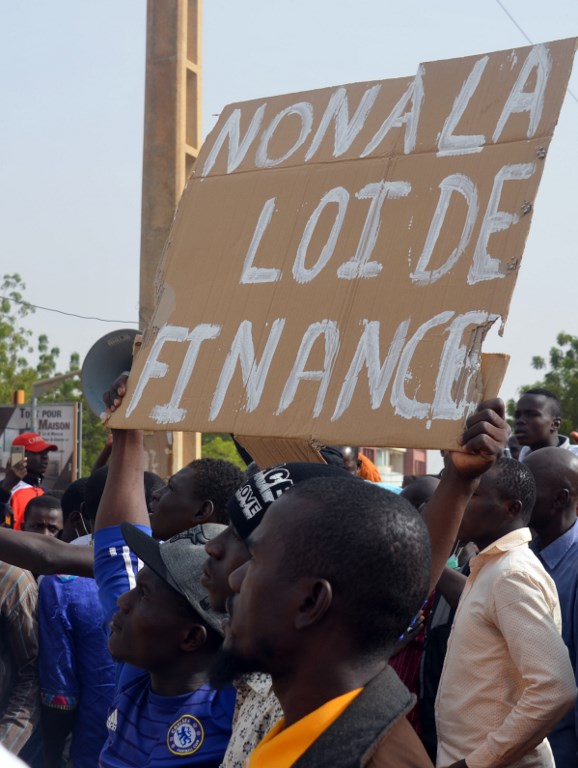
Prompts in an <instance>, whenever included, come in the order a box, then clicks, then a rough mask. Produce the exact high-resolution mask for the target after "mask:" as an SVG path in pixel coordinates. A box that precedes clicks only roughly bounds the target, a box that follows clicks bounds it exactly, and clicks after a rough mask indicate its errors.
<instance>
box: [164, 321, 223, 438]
mask: <svg viewBox="0 0 578 768" xmlns="http://www.w3.org/2000/svg"><path fill="white" fill-rule="evenodd" d="M221 327H222V326H220V325H210V324H209V323H201V325H197V326H196V327H195V328H193V330H192V331H191V332H190V333H189V334H187V341H188V342H189V348H188V349H187V354H186V355H185V359H184V360H183V364H182V365H181V370H180V371H179V375H178V376H177V380H176V382H175V387H174V389H173V394H172V395H171V399H170V401H169V402H168V403H165V405H155V406H154V408H153V409H152V411H151V414H150V416H151V419H154V420H155V421H156V422H157V424H178V423H179V422H180V421H183V419H184V418H185V416H186V415H187V411H186V409H185V408H181V407H180V403H181V398H182V396H183V394H184V391H185V389H186V387H187V385H188V383H189V381H190V378H191V376H192V373H193V370H194V368H195V365H196V363H197V358H198V356H199V351H200V349H201V344H202V343H203V341H209V340H210V339H216V338H217V336H218V335H219V334H220V333H221Z"/></svg>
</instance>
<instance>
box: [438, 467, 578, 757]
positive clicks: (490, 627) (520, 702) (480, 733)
mask: <svg viewBox="0 0 578 768" xmlns="http://www.w3.org/2000/svg"><path fill="white" fill-rule="evenodd" d="M535 497H536V489H535V484H534V480H533V477H532V473H531V472H530V471H529V469H528V468H527V467H526V465H525V464H523V463H520V462H519V461H516V460H515V459H499V460H498V461H497V462H496V464H495V466H494V467H493V468H491V469H490V470H488V472H487V473H486V474H485V475H484V476H483V477H482V479H481V480H480V484H479V487H478V490H477V491H476V493H475V495H474V497H473V498H472V499H471V501H470V503H469V504H468V506H467V508H466V511H465V513H464V517H463V520H462V524H461V526H460V529H459V533H458V538H459V539H460V540H461V541H473V542H475V543H476V544H477V546H478V547H479V549H480V553H479V554H478V555H477V556H476V557H474V558H472V559H471V561H470V575H469V576H468V578H467V581H466V580H465V578H464V577H461V576H460V574H455V577H456V578H460V577H461V578H462V585H463V591H462V595H461V598H460V601H459V605H458V608H457V611H456V616H455V620H454V624H453V628H452V632H451V635H450V639H449V642H448V650H447V654H446V657H445V662H444V668H443V672H442V676H441V680H440V684H439V689H438V694H437V699H436V725H437V733H438V753H437V763H436V764H437V765H438V767H439V768H447V766H451V768H499V767H500V766H516V768H522V766H524V767H526V766H528V767H529V766H532V768H554V761H553V758H552V751H551V749H550V746H549V744H548V741H547V739H546V736H547V734H548V733H549V732H550V731H551V730H552V728H553V726H554V725H555V723H557V722H558V721H559V720H560V719H561V718H562V716H563V715H564V714H565V713H566V712H567V711H568V710H569V709H571V707H572V706H573V704H574V703H575V700H576V685H575V683H574V675H573V670H572V666H571V664H570V660H569V658H568V651H567V649H566V647H565V645H564V643H563V640H562V638H561V637H560V607H559V603H558V596H557V594H556V587H555V585H554V583H553V581H552V579H551V578H550V577H549V576H548V574H547V573H546V572H545V570H544V568H543V567H542V565H541V564H540V562H539V560H538V558H537V557H536V556H535V555H534V554H533V553H532V552H531V551H530V550H529V548H528V542H529V541H531V538H532V537H531V534H530V530H529V529H528V528H527V525H528V522H529V520H530V515H531V512H532V507H533V505H534V500H535Z"/></svg>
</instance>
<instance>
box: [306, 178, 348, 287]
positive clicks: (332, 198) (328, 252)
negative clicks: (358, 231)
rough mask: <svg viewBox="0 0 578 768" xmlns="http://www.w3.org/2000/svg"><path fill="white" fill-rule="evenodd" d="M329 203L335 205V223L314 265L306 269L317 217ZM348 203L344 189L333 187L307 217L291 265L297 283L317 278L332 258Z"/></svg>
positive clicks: (308, 281)
mask: <svg viewBox="0 0 578 768" xmlns="http://www.w3.org/2000/svg"><path fill="white" fill-rule="evenodd" d="M330 203H337V214H336V216H335V221H334V222H333V227H332V228H331V232H330V233H329V237H328V239H327V242H326V243H325V245H324V246H323V249H322V251H321V253H320V254H319V258H318V259H317V261H316V263H315V264H314V265H313V266H312V267H311V268H307V267H306V266H305V259H306V258H307V249H308V248H309V244H310V242H311V238H312V237H313V233H314V231H315V227H316V226H317V222H318V221H319V217H320V216H321V214H322V212H323V210H324V209H325V207H326V206H327V205H329V204H330ZM348 203H349V192H348V191H347V190H346V189H345V188H344V187H334V188H333V189H330V190H329V192H327V193H326V194H325V195H323V197H322V198H321V202H320V203H319V205H318V206H317V208H316V209H315V210H314V211H313V213H312V214H311V216H310V217H309V221H308V222H307V225H306V227H305V231H304V232H303V237H302V238H301V242H300V243H299V247H298V249H297V255H296V256H295V263H294V264H293V277H294V278H295V280H296V281H297V282H298V283H310V282H311V280H313V278H315V277H317V275H318V274H319V273H320V272H321V270H322V269H323V267H324V266H325V265H326V264H327V262H328V261H329V259H330V258H331V257H332V256H333V251H334V250H335V245H336V243H337V238H338V237H339V233H340V232H341V227H342V226H343V219H344V218H345V212H346V211H347V205H348Z"/></svg>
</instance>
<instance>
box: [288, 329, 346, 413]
mask: <svg viewBox="0 0 578 768" xmlns="http://www.w3.org/2000/svg"><path fill="white" fill-rule="evenodd" d="M320 336H323V337H324V340H325V360H324V364H323V368H322V369H321V370H319V371H306V370H305V366H306V364H307V360H308V358H309V355H310V354H311V350H312V348H313V345H314V344H315V342H316V341H317V339H318V338H319V337H320ZM338 351H339V329H338V327H337V323H336V322H335V320H322V321H321V322H319V323H312V324H311V325H310V326H309V327H308V328H307V330H306V331H305V333H304V334H303V339H302V340H301V346H300V347H299V352H298V353H297V357H296V359H295V364H294V365H293V369H292V371H291V373H290V374H289V378H288V379H287V382H286V383H285V388H284V389H283V393H282V395H281V400H280V401H279V407H278V408H277V410H276V411H275V415H276V416H279V415H280V414H281V413H283V411H286V410H287V408H289V406H290V405H291V403H292V402H293V400H294V399H295V395H296V393H297V387H298V386H299V382H301V381H319V382H320V385H319V391H318V393H317V398H316V400H315V406H314V408H313V416H314V417H316V416H319V414H320V413H321V410H322V409H323V403H324V402H325V395H326V394H327V388H328V386H329V381H330V379H331V373H332V371H333V365H334V363H335V357H336V355H337V352H338Z"/></svg>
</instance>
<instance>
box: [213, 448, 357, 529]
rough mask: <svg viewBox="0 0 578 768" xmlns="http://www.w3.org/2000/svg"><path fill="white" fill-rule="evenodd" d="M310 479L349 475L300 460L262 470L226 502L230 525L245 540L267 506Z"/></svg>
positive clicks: (333, 467)
mask: <svg viewBox="0 0 578 768" xmlns="http://www.w3.org/2000/svg"><path fill="white" fill-rule="evenodd" d="M313 477H341V478H343V477H351V480H352V482H355V478H354V477H352V476H351V475H350V474H349V473H348V472H346V471H345V470H343V469H341V468H340V467H336V466H333V465H330V464H314V463H307V462H304V461H303V462H302V461H295V462H289V463H287V464H279V465H277V466H276V467H271V468H269V469H264V470H263V471H262V472H257V474H256V475H253V477H252V478H251V479H250V480H248V481H247V482H246V483H245V484H244V485H242V486H241V487H240V488H239V489H238V490H237V491H235V495H234V496H232V497H231V498H230V499H229V501H228V503H227V512H228V513H229V517H230V519H231V523H232V525H233V526H234V527H235V530H236V531H237V533H238V534H239V536H240V537H241V538H242V539H246V538H247V536H249V535H250V534H251V532H252V531H254V530H255V528H256V527H257V526H258V525H259V523H260V522H261V520H262V519H263V515H264V514H265V512H266V511H267V509H268V507H270V506H271V504H272V503H273V502H274V501H275V499H278V498H279V496H282V495H283V494H284V493H285V491H288V490H289V489H290V488H292V487H293V486H294V485H296V484H297V483H301V482H303V481H304V480H310V479H311V478H313Z"/></svg>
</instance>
